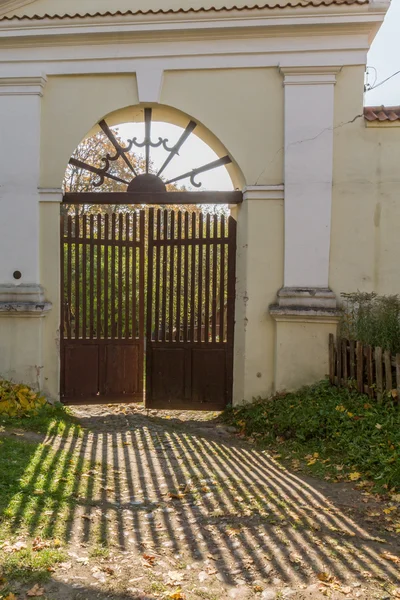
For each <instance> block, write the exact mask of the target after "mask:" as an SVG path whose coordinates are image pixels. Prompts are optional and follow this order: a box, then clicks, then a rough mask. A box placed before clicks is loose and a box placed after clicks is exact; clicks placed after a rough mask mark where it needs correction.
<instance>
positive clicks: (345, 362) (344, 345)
mask: <svg viewBox="0 0 400 600" xmlns="http://www.w3.org/2000/svg"><path fill="white" fill-rule="evenodd" d="M347 347H348V340H346V339H342V373H343V385H344V386H347V379H348V354H347Z"/></svg>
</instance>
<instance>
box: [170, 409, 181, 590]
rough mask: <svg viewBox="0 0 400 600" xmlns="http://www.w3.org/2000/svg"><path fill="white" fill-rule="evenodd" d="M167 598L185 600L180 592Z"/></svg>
mask: <svg viewBox="0 0 400 600" xmlns="http://www.w3.org/2000/svg"><path fill="white" fill-rule="evenodd" d="M167 418H168V417H167ZM169 418H171V417H169ZM168 598H170V600H185V598H186V596H185V594H184V593H183V592H181V590H177V591H176V592H173V593H172V594H170V595H169V596H168Z"/></svg>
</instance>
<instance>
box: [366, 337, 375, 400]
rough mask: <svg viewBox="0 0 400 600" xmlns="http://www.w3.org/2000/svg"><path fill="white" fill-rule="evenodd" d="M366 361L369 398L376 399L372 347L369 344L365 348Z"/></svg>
mask: <svg viewBox="0 0 400 600" xmlns="http://www.w3.org/2000/svg"><path fill="white" fill-rule="evenodd" d="M365 360H366V367H367V384H368V396H369V397H370V398H373V397H374V387H373V386H374V371H373V362H372V347H371V346H370V345H369V344H368V345H367V346H366V347H365Z"/></svg>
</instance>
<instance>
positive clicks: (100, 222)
mask: <svg viewBox="0 0 400 600" xmlns="http://www.w3.org/2000/svg"><path fill="white" fill-rule="evenodd" d="M101 226H102V215H101V214H100V213H99V214H98V215H97V339H98V340H99V339H100V338H101V333H102V326H101V312H102V311H101V307H102V302H101V242H102V240H101Z"/></svg>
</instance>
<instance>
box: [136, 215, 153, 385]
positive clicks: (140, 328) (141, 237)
mask: <svg viewBox="0 0 400 600" xmlns="http://www.w3.org/2000/svg"><path fill="white" fill-rule="evenodd" d="M153 219H154V215H153ZM134 239H135V240H136V235H135V237H134ZM152 239H153V233H152ZM138 254H139V323H138V331H139V340H140V348H141V356H144V286H145V274H144V266H145V262H144V258H145V212H144V210H141V211H140V221H139V253H138ZM151 254H152V255H153V247H152V249H151ZM149 258H150V254H149ZM135 303H136V289H135ZM141 377H142V383H141V385H142V386H143V364H142V371H141ZM142 389H143V387H141V390H142Z"/></svg>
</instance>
